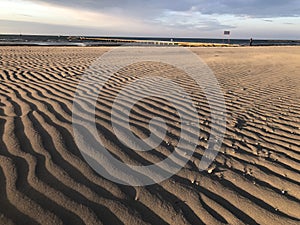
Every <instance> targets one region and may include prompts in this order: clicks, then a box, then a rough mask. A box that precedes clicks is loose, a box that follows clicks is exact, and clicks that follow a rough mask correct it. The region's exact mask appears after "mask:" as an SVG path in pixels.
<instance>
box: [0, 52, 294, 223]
mask: <svg viewBox="0 0 300 225" xmlns="http://www.w3.org/2000/svg"><path fill="white" fill-rule="evenodd" d="M191 50H192V51H193V52H194V53H196V54H197V55H199V56H200V57H201V59H202V60H203V61H204V62H206V63H207V65H208V66H209V67H210V68H211V70H212V71H213V72H214V74H215V76H216V78H217V79H218V81H219V84H220V86H221V88H222V90H223V92H224V97H225V100H226V107H227V131H226V135H225V138H224V141H223V144H222V147H221V150H220V153H219V154H218V156H217V158H216V159H215V161H214V162H213V164H212V165H211V167H210V168H209V170H208V171H203V172H199V171H198V168H197V163H198V162H199V160H201V156H202V154H203V152H204V149H205V148H206V147H207V140H208V138H209V126H210V114H209V107H208V104H207V101H206V99H205V96H204V95H203V93H202V91H201V90H199V88H198V87H197V86H196V85H195V84H194V83H193V82H189V81H188V80H187V79H186V77H185V76H184V74H182V72H180V71H177V70H176V69H174V68H172V67H168V66H166V65H162V64H159V63H155V62H147V63H140V64H138V65H135V66H133V67H130V66H129V67H128V68H126V69H124V70H122V71H121V72H120V74H121V75H120V76H115V77H113V78H112V79H110V82H109V84H107V86H106V87H105V93H104V94H103V95H101V96H99V100H102V102H104V103H103V104H99V105H98V106H97V112H96V114H97V118H98V119H97V125H98V126H97V127H98V128H99V136H101V138H102V139H103V140H104V142H105V144H106V148H107V149H108V150H109V151H110V152H112V153H113V154H114V155H115V156H116V157H118V158H119V160H122V161H123V162H131V163H133V164H134V163H139V162H141V161H142V162H147V163H154V162H157V161H159V160H162V159H163V158H164V157H166V156H167V155H168V151H169V148H168V147H169V145H172V144H173V143H176V140H177V138H178V135H180V129H179V127H178V123H177V122H176V118H177V116H176V115H177V114H176V112H175V111H174V108H172V107H171V106H170V105H169V103H168V102H164V101H162V100H161V99H155V100H152V99H151V98H148V99H145V100H144V101H142V102H141V103H140V104H139V105H137V106H136V107H135V108H134V110H133V111H132V120H133V122H132V129H133V130H134V132H135V133H136V134H137V136H140V137H144V136H145V135H146V136H147V134H148V131H149V126H148V122H149V118H151V117H153V115H161V116H162V117H163V118H164V119H165V120H166V121H167V122H168V123H169V124H171V125H172V127H173V128H172V129H173V130H172V132H171V133H172V135H169V136H168V140H167V141H166V142H164V143H162V145H161V146H159V147H157V148H156V149H155V151H151V152H148V153H147V152H138V153H133V152H132V151H127V150H126V149H124V148H123V147H122V144H121V143H119V142H118V141H117V140H116V138H115V137H114V136H113V135H112V133H113V131H112V128H111V124H110V123H109V122H108V120H109V118H110V115H109V114H110V106H111V104H112V101H113V97H114V96H115V95H116V93H117V92H118V90H120V87H121V86H122V85H124V84H126V83H130V82H131V81H133V80H135V79H136V78H137V76H138V75H137V74H139V73H142V74H146V75H147V76H151V75H153V76H154V75H155V76H157V75H160V74H162V75H163V74H164V73H170V74H172V76H173V78H174V79H175V80H176V81H177V82H178V83H180V84H181V85H182V87H184V88H185V89H187V90H189V93H190V95H191V98H192V99H193V101H195V102H196V103H197V105H198V113H199V124H200V128H201V132H200V133H201V135H200V136H199V143H198V146H197V149H196V151H195V153H194V155H193V156H192V158H191V160H190V161H189V162H188V163H187V165H186V166H185V167H184V168H183V169H182V170H181V171H180V172H179V173H177V174H176V175H174V176H172V177H171V178H170V179H168V180H166V181H164V182H162V183H159V184H154V185H151V186H146V187H130V186H123V185H119V184H116V183H113V182H111V181H109V180H107V179H104V178H103V177H102V176H100V175H99V174H97V173H96V172H95V171H94V170H93V169H92V168H91V167H90V166H89V165H88V164H87V163H86V162H85V160H84V159H83V157H82V155H81V153H80V151H79V149H78V147H77V145H76V143H75V142H74V138H73V129H72V104H73V95H74V93H75V91H76V88H77V85H78V82H79V81H80V79H81V76H82V74H83V73H84V71H85V70H86V69H87V68H88V67H89V66H90V65H91V63H92V62H93V61H94V60H96V59H97V58H99V57H100V56H101V55H102V54H103V53H105V52H107V51H109V48H104V47H86V48H84V47H67V48H66V47H0V224H3V225H4V224H5V225H8V224H28V225H29V224H30V225H33V224H51V225H52V224H72V225H76V224H89V225H90V224H108V225H117V224H130V225H134V224H136V225H140V224H193V225H198V224H241V225H242V224H278V225H284V224H291V225H295V224H300V63H299V62H300V47H253V48H250V47H239V48H192V49H191Z"/></svg>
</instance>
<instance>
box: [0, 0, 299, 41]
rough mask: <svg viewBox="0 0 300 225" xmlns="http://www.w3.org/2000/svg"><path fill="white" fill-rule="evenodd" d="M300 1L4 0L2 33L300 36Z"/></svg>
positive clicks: (0, 10)
mask: <svg viewBox="0 0 300 225" xmlns="http://www.w3.org/2000/svg"><path fill="white" fill-rule="evenodd" d="M299 27H300V1H299V0H181V1H170V0H45V1H42V0H0V34H20V33H21V34H52V35H80V36H88V35H93V36H151V37H193V38H223V33H224V30H230V31H231V37H232V38H250V37H253V38H257V39H297V40H298V39H300V29H299Z"/></svg>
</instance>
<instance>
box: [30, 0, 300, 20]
mask: <svg viewBox="0 0 300 225" xmlns="http://www.w3.org/2000/svg"><path fill="white" fill-rule="evenodd" d="M34 1H39V2H43V3H45V2H46V3H51V4H60V5H66V6H71V7H78V8H86V9H92V10H99V11H102V10H117V11H118V12H119V13H121V14H127V15H134V16H137V15H138V16H142V17H144V18H150V17H157V16H159V15H160V14H161V13H162V12H164V11H178V12H182V11H189V10H192V11H197V12H199V13H201V14H209V15H211V14H219V15H224V14H227V15H237V16H250V17H255V18H265V17H293V16H299V15H300V3H299V0H284V1H283V0H211V1H207V0H184V1H169V0H147V1H146V0H101V1H99V0H62V1H60V0H46V1H41V0H34Z"/></svg>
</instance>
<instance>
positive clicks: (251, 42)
mask: <svg viewBox="0 0 300 225" xmlns="http://www.w3.org/2000/svg"><path fill="white" fill-rule="evenodd" d="M249 44H250V46H252V45H253V39H252V38H250V43H249Z"/></svg>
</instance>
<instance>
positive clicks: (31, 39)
mask: <svg viewBox="0 0 300 225" xmlns="http://www.w3.org/2000/svg"><path fill="white" fill-rule="evenodd" d="M124 44H129V45H138V46H140V45H142V46H144V45H155V46H157V45H162V46H164V45H177V46H185V47H238V46H249V40H247V39H230V40H228V39H225V38H224V39H207V38H152V37H92V36H87V37H82V36H46V35H0V46H65V47H67V46H81V47H89V46H95V47H96V46H102V47H103V46H122V45H124ZM253 46H300V40H260V39H254V41H253Z"/></svg>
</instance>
